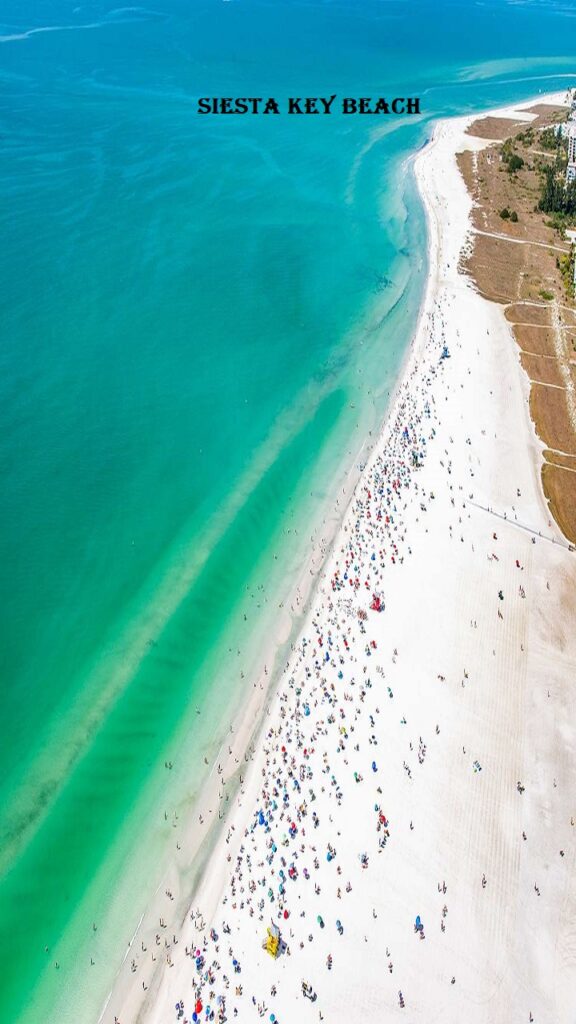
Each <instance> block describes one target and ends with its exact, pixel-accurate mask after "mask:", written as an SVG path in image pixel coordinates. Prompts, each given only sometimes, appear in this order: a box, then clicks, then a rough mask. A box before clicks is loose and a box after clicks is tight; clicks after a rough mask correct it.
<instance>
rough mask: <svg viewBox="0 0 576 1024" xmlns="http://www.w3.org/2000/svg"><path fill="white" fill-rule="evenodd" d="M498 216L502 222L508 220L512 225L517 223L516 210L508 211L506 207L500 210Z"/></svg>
mask: <svg viewBox="0 0 576 1024" xmlns="http://www.w3.org/2000/svg"><path fill="white" fill-rule="evenodd" d="M500 216H501V217H502V220H509V221H511V222H512V224H517V223H518V214H517V213H516V210H509V209H508V207H507V206H505V207H504V209H503V210H500Z"/></svg>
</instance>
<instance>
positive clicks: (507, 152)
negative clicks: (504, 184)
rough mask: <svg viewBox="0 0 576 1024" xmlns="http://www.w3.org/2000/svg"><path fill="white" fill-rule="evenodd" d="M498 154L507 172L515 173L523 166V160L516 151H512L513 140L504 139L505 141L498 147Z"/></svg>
mask: <svg viewBox="0 0 576 1024" xmlns="http://www.w3.org/2000/svg"><path fill="white" fill-rule="evenodd" d="M500 156H501V157H502V163H503V164H504V165H505V167H506V170H507V171H508V174H516V171H519V170H520V169H521V168H522V167H524V160H523V159H522V157H521V156H518V153H515V152H514V140H513V139H506V142H504V143H503V144H502V147H501V149H500Z"/></svg>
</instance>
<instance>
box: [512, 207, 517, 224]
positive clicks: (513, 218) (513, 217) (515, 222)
mask: <svg viewBox="0 0 576 1024" xmlns="http://www.w3.org/2000/svg"><path fill="white" fill-rule="evenodd" d="M510 220H511V221H512V223H513V224H517V223H518V214H517V213H516V210H512V213H511V214H510Z"/></svg>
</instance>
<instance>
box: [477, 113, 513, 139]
mask: <svg viewBox="0 0 576 1024" xmlns="http://www.w3.org/2000/svg"><path fill="white" fill-rule="evenodd" d="M523 124H524V121H512V120H511V119H510V118H509V117H479V118H478V120H477V121H473V122H472V124H471V125H470V127H469V128H467V129H466V134H467V135H475V136H476V138H479V139H507V138H508V137H509V136H510V135H512V133H513V132H514V130H515V129H516V128H521V127H522V125H523Z"/></svg>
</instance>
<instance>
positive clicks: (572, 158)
mask: <svg viewBox="0 0 576 1024" xmlns="http://www.w3.org/2000/svg"><path fill="white" fill-rule="evenodd" d="M568 163H569V164H574V163H576V126H574V127H573V126H572V125H570V130H569V132H568Z"/></svg>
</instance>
